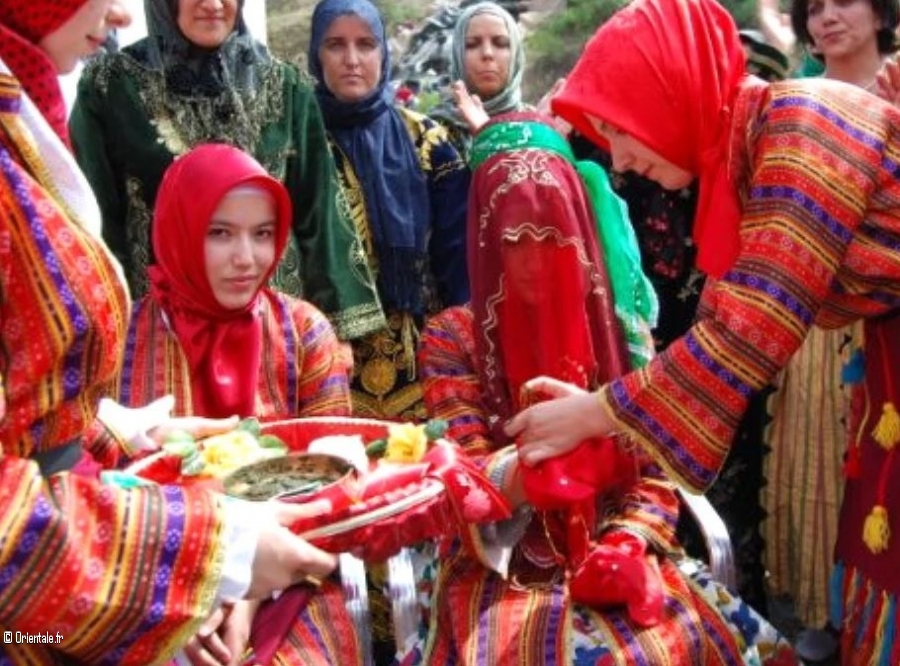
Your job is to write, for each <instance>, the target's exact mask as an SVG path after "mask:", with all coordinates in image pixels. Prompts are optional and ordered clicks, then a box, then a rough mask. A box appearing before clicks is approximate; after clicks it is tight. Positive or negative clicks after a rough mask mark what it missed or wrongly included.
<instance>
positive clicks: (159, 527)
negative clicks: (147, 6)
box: [0, 0, 335, 664]
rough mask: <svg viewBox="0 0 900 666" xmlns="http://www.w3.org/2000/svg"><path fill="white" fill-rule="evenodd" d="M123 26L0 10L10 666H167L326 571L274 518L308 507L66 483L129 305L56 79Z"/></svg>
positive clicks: (1, 340)
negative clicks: (266, 600) (227, 606)
mask: <svg viewBox="0 0 900 666" xmlns="http://www.w3.org/2000/svg"><path fill="white" fill-rule="evenodd" d="M129 18H130V17H129V15H128V13H127V11H126V10H125V8H124V6H122V5H121V4H120V3H119V2H118V0H57V1H55V2H49V1H43V0H29V2H21V1H20V0H0V239H2V242H0V293H2V308H0V346H2V349H3V354H2V356H0V385H2V387H3V390H2V392H0V442H2V452H0V630H2V631H3V632H4V634H6V635H11V636H14V637H16V639H15V640H13V641H10V640H5V641H4V642H3V643H2V644H0V662H3V663H17V664H21V663H28V664H59V663H72V662H77V663H92V664H152V663H158V662H163V661H165V660H166V659H168V658H169V657H170V656H171V655H172V654H173V653H174V652H175V651H176V650H177V649H178V648H179V647H180V646H181V645H182V644H184V643H185V641H187V639H188V638H189V637H190V636H191V635H192V634H194V633H195V632H196V631H197V628H198V627H199V625H200V623H201V622H202V621H203V619H204V618H206V617H207V616H208V615H209V614H210V613H211V612H212V611H213V609H214V608H216V606H218V605H220V604H221V603H223V602H226V601H235V600H238V599H241V598H243V597H245V596H254V597H259V596H263V595H268V594H269V593H270V592H271V591H272V590H273V589H284V588H287V587H289V586H290V585H291V584H292V583H294V582H299V581H300V580H302V579H303V578H304V577H305V576H306V575H307V574H310V575H313V576H319V577H321V576H325V575H327V574H328V573H329V572H330V571H331V570H332V569H333V568H334V567H335V559H334V558H333V557H331V556H329V555H326V554H325V553H322V552H321V551H318V550H316V549H314V548H312V547H311V546H309V545H308V544H306V543H305V542H304V541H303V540H301V539H299V538H296V537H293V536H292V535H291V534H290V533H289V532H288V531H287V530H286V529H284V528H283V527H281V526H280V525H279V524H278V522H277V521H278V520H281V521H284V522H285V524H289V523H288V521H292V520H294V519H296V518H297V517H299V516H298V515H297V514H298V513H307V511H299V512H298V511H296V510H292V509H288V507H277V508H276V507H267V506H263V505H251V504H248V503H244V502H226V501H225V500H224V498H222V497H221V496H217V495H214V494H212V493H208V492H205V491H202V490H199V489H181V488H169V487H152V488H136V489H132V490H128V491H122V490H119V489H117V488H114V487H110V486H101V485H100V483H99V481H98V480H97V479H96V478H93V477H89V476H86V475H82V474H78V473H75V472H76V471H78V470H80V467H79V466H78V465H77V463H78V462H79V460H80V459H81V460H83V459H84V458H85V456H84V447H85V446H86V445H89V444H90V443H91V437H90V436H91V435H92V434H93V432H94V429H93V427H92V424H93V422H94V420H95V417H96V416H97V412H98V399H99V398H100V396H102V395H104V394H106V393H107V392H108V391H109V390H110V388H111V385H112V381H113V377H114V375H115V373H116V371H117V370H118V365H119V359H120V358H121V353H122V345H123V343H124V335H125V326H126V323H127V312H128V297H127V292H126V290H125V287H124V284H123V283H122V281H121V277H120V271H119V270H118V266H117V265H116V264H115V262H114V260H113V259H112V256H111V255H110V253H109V251H108V250H107V248H106V247H105V246H104V245H103V243H102V241H100V240H99V228H100V213H99V209H98V207H97V204H96V201H95V200H94V198H93V195H92V193H91V191H90V188H88V187H87V184H86V182H85V180H84V178H83V177H82V175H81V174H80V172H79V171H78V170H77V168H76V167H75V164H74V161H73V159H72V157H71V155H70V154H69V153H68V151H67V148H66V134H65V125H64V123H63V120H64V115H65V110H64V108H63V106H62V96H61V94H60V90H59V85H58V80H57V75H58V74H62V73H67V72H69V71H71V69H72V68H73V67H74V66H75V64H76V63H77V61H78V59H79V58H80V57H83V56H85V55H88V54H89V53H91V52H93V51H94V50H96V49H97V48H98V46H99V45H100V44H101V43H102V42H103V40H104V38H105V36H106V34H107V33H108V31H109V30H110V29H112V28H115V27H122V26H125V25H127V23H128V21H129ZM137 420H141V421H143V422H144V425H148V426H150V425H154V426H157V427H155V428H152V429H150V430H149V431H148V435H149V439H150V441H155V442H158V441H161V439H162V437H163V436H164V434H165V430H166V429H167V428H169V429H170V428H171V427H172V426H173V425H174V426H179V427H191V428H193V429H194V431H195V433H196V434H198V435H203V434H209V430H208V429H209V428H217V429H223V428H229V427H233V426H234V421H233V420H222V421H218V420H217V421H214V422H208V421H205V420H200V419H195V420H191V421H188V420H184V419H181V420H169V421H168V423H166V422H165V415H160V418H158V419H155V422H153V423H147V422H146V421H145V419H144V418H143V416H140V415H139V414H138V413H136V412H135V413H133V414H131V415H130V416H129V418H128V422H125V423H119V424H118V425H119V426H125V427H133V426H134V425H135V423H134V422H135V421H137ZM204 430H205V432H204ZM117 432H120V433H121V431H120V430H117ZM132 434H134V435H138V434H139V433H138V432H136V431H135V432H134V433H132ZM104 436H105V437H109V436H111V434H110V433H104ZM292 514H293V515H292ZM23 636H24V637H26V638H25V639H22V637H23ZM20 639H22V640H20ZM28 639H33V640H28Z"/></svg>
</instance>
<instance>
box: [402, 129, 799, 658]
mask: <svg viewBox="0 0 900 666" xmlns="http://www.w3.org/2000/svg"><path fill="white" fill-rule="evenodd" d="M472 166H473V169H474V179H473V183H472V189H471V196H470V199H469V218H468V219H469V227H468V231H469V234H468V265H469V274H470V275H469V278H470V283H471V288H472V301H471V303H470V305H468V306H463V307H455V308H450V309H448V310H445V311H444V312H442V313H441V314H440V315H438V316H437V317H435V318H434V319H432V320H431V321H430V322H429V325H428V326H427V328H426V330H425V333H424V335H423V337H422V344H421V350H420V354H419V359H420V363H421V367H422V372H423V377H424V386H425V400H426V403H427V405H428V407H429V412H430V414H431V415H432V416H435V417H439V418H443V419H446V420H447V421H448V423H449V425H450V434H451V436H453V437H454V438H455V439H456V440H457V441H459V442H460V443H461V444H462V445H463V446H464V447H465V448H466V451H467V453H469V455H471V456H472V457H473V458H474V459H475V460H476V461H477V463H478V464H479V465H481V466H483V468H484V470H485V472H486V473H487V475H488V476H489V477H490V478H491V479H492V481H493V482H494V483H495V485H496V486H497V487H498V488H500V489H501V490H502V491H503V492H504V493H505V494H506V496H507V497H508V499H509V500H510V502H511V504H512V505H513V506H516V507H518V508H517V510H516V513H515V515H514V517H513V518H512V519H511V520H510V521H508V522H506V523H502V524H495V525H492V526H490V528H489V529H480V530H478V531H477V532H476V533H474V534H473V538H474V541H475V543H476V544H478V546H477V550H478V553H477V555H478V556H477V557H474V556H473V555H472V554H471V553H469V552H466V551H463V550H458V551H456V552H453V553H451V554H450V555H449V556H448V557H446V558H445V559H443V560H442V561H441V562H440V568H439V573H438V576H437V579H436V582H435V589H434V595H435V598H434V600H433V602H432V605H431V606H432V612H433V613H434V617H433V618H432V621H431V632H430V634H429V636H428V640H427V642H426V644H425V646H424V657H423V661H424V662H425V663H430V664H450V663H454V664H468V665H472V666H474V665H482V664H484V665H487V664H523V665H529V666H531V665H548V666H549V665H560V666H561V665H563V664H582V663H583V664H641V663H645V664H654V665H659V666H665V665H671V666H675V665H679V666H681V665H685V664H697V665H698V666H699V665H701V664H704V665H706V664H736V663H745V662H744V660H745V659H746V660H752V659H758V660H759V661H758V662H757V663H794V661H793V657H792V655H791V652H790V649H789V648H788V647H787V645H786V644H785V643H784V642H783V640H782V639H780V638H779V637H778V634H777V632H775V631H774V630H773V629H772V627H770V626H769V625H767V624H766V623H765V622H764V621H763V620H762V619H761V618H760V617H759V616H758V615H756V613H755V612H754V611H753V610H752V609H750V608H749V607H748V606H747V605H746V604H744V603H743V602H741V600H740V599H737V598H735V597H734V596H733V595H732V594H730V593H728V592H726V591H725V590H724V588H722V587H721V586H718V585H717V584H716V583H714V582H713V581H711V580H710V578H709V576H708V574H706V573H702V574H699V575H697V576H696V577H695V578H693V579H689V578H688V576H687V575H686V574H685V573H684V572H682V570H680V569H679V564H678V561H679V558H677V557H676V558H672V559H670V558H669V556H670V555H672V554H675V553H677V552H679V547H678V544H677V543H676V542H675V538H674V532H673V531H674V525H675V521H676V518H677V512H678V501H677V499H676V497H675V494H674V490H673V488H672V487H671V485H670V484H669V483H668V482H667V481H666V480H665V479H664V477H663V476H662V474H661V472H660V470H659V468H658V467H657V466H656V465H654V464H653V463H652V462H651V461H650V459H649V458H642V457H641V456H640V455H638V454H637V453H636V452H635V451H628V450H625V449H620V448H619V446H618V444H617V443H615V441H613V440H590V439H589V438H586V439H585V441H584V442H582V443H581V444H580V446H579V448H578V449H576V450H575V451H574V452H573V453H571V454H570V455H568V456H565V457H563V458H559V459H555V460H551V461H547V463H545V464H543V465H541V466H538V467H534V468H524V467H523V466H521V465H520V463H519V460H518V456H517V453H516V447H515V442H514V440H513V438H511V437H509V436H508V435H506V434H505V433H504V432H503V425H504V424H505V423H506V421H507V420H508V419H510V418H511V417H512V416H513V415H515V413H516V412H517V411H518V410H519V409H521V408H522V407H524V406H526V405H528V404H530V403H532V402H534V401H536V400H539V399H541V397H542V396H540V395H535V394H534V393H533V392H530V391H529V390H528V388H527V381H528V380H529V379H531V378H532V377H535V376H537V375H547V376H550V377H552V378H554V380H555V381H558V382H568V383H571V384H574V385H576V386H579V387H581V388H582V389H593V388H596V387H598V386H600V385H601V384H603V383H604V382H608V381H610V380H612V379H614V378H615V377H618V376H620V375H622V374H623V373H625V372H627V370H628V369H629V368H630V367H632V364H633V363H640V361H638V359H640V358H641V356H640V353H636V352H640V351H641V350H640V349H638V348H637V347H639V345H637V344H635V343H636V339H635V338H634V337H633V336H628V335H627V334H626V332H625V331H624V330H623V329H624V328H625V327H623V325H622V324H621V323H620V322H622V321H623V320H628V319H629V316H628V315H629V314H632V315H636V316H637V318H638V319H640V313H643V312H647V310H646V308H645V306H646V303H642V302H641V300H642V299H647V298H650V299H652V298H653V295H652V292H647V291H645V290H644V289H643V285H644V284H645V283H644V280H643V276H642V274H641V272H640V258H639V256H638V254H637V252H636V251H635V252H633V253H632V254H631V257H630V259H629V260H626V259H625V258H624V257H625V255H626V253H627V251H628V249H629V248H628V246H629V243H627V242H625V241H623V240H622V239H623V238H625V237H628V236H629V235H630V237H631V238H632V241H631V245H632V247H633V248H636V246H635V245H633V243H634V241H633V233H631V232H628V231H627V230H628V226H627V225H628V221H627V215H626V214H625V213H624V207H622V205H621V203H620V202H619V201H618V199H616V198H615V196H614V195H613V194H612V191H611V190H610V188H609V183H608V181H607V180H606V178H605V176H604V175H603V173H602V172H600V171H599V167H597V166H596V165H593V164H586V163H581V164H579V165H577V166H576V163H575V161H574V157H573V156H572V153H571V149H570V148H569V146H568V144H567V142H566V141H565V139H563V137H562V136H561V135H560V134H558V133H557V132H556V131H555V130H554V129H553V127H552V125H551V124H549V120H548V119H545V118H543V117H542V116H540V115H538V114H535V113H512V114H505V115H501V116H499V117H497V118H494V119H493V120H492V121H491V122H489V123H488V124H487V125H486V126H485V127H483V128H482V129H481V130H479V131H478V133H477V134H476V135H475V139H474V145H473V150H472ZM576 169H577V170H576ZM598 217H599V219H600V220H601V225H600V226H601V235H602V237H603V248H604V249H603V251H601V249H600V246H599V245H598V241H597V223H596V222H595V220H596V219H597V218H598ZM606 232H609V233H606ZM613 244H619V245H618V246H617V249H615V250H614V249H613V247H612V245H613ZM614 295H615V297H614ZM630 319H631V320H632V321H633V320H634V318H630ZM648 324H649V322H647V321H645V325H644V330H645V333H647V332H648V331H649V325H648ZM626 339H627V340H628V341H629V342H631V343H632V344H630V345H629V344H628V343H627V342H626ZM645 343H646V347H645V348H644V350H643V351H644V352H646V351H647V349H648V348H649V345H650V341H649V335H646V336H645ZM629 351H632V354H629ZM644 360H646V359H644ZM592 460H593V461H596V460H602V461H603V463H602V465H601V464H598V465H595V466H594V467H591V466H590V465H586V464H585V461H592ZM681 564H682V565H684V566H685V571H687V570H688V568H689V567H693V568H694V570H695V571H697V567H696V565H695V564H694V563H692V562H689V561H688V560H684V561H682V562H681ZM776 660H781V661H776Z"/></svg>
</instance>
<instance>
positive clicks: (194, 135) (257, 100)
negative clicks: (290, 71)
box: [96, 58, 285, 178]
mask: <svg viewBox="0 0 900 666" xmlns="http://www.w3.org/2000/svg"><path fill="white" fill-rule="evenodd" d="M116 60H117V61H118V62H120V63H122V64H123V66H124V69H125V71H126V73H127V74H128V75H129V76H131V77H134V80H135V82H136V88H137V90H138V91H139V93H140V97H141V101H142V102H143V103H144V105H145V107H146V109H147V115H148V116H149V117H150V118H152V119H153V123H154V125H155V126H156V130H157V132H158V133H159V136H160V141H161V142H163V143H164V144H165V146H166V148H168V149H169V151H170V152H171V153H172V154H173V155H183V154H184V153H185V152H187V151H188V150H189V149H190V148H191V147H192V146H195V145H197V144H198V143H201V142H203V141H210V140H213V139H215V140H219V141H225V142H228V143H231V144H232V145H234V146H237V147H238V148H241V149H242V150H246V151H248V152H250V153H254V152H255V150H254V149H255V148H256V146H257V145H258V144H259V139H260V135H261V134H262V130H263V128H264V127H266V126H267V125H269V124H271V123H277V122H279V119H280V118H281V117H282V116H283V115H284V110H285V104H284V72H283V70H282V69H281V67H278V66H277V63H276V62H275V61H273V63H272V64H271V65H270V66H269V67H268V68H266V69H265V70H264V71H263V74H262V77H261V79H260V86H259V89H258V90H257V91H256V93H255V94H254V95H253V98H252V100H251V102H252V103H250V104H246V103H245V101H244V99H243V98H242V97H241V95H240V94H239V92H238V91H236V90H233V89H228V90H227V91H226V92H224V93H223V94H221V95H217V96H215V97H199V96H198V97H190V98H189V97H181V96H175V95H172V94H171V93H170V92H169V91H168V89H167V87H166V80H165V76H164V74H163V73H162V72H160V71H156V70H151V69H148V68H146V67H144V66H143V65H141V64H140V63H138V62H137V61H136V60H132V59H130V58H122V59H116ZM112 62H113V60H112V59H110V61H109V64H104V61H103V60H101V61H99V62H98V64H97V72H96V80H97V85H98V86H99V88H100V90H101V91H102V92H103V94H104V95H106V94H107V92H108V88H109V81H110V76H111V74H112V68H111V64H112ZM223 119H227V122H223ZM284 157H285V156H284V155H278V156H276V159H272V160H271V161H270V163H269V164H263V166H264V167H265V168H266V170H267V171H269V173H271V174H272V175H273V176H275V177H276V178H281V177H283V174H282V173H281V172H282V171H283V169H284Z"/></svg>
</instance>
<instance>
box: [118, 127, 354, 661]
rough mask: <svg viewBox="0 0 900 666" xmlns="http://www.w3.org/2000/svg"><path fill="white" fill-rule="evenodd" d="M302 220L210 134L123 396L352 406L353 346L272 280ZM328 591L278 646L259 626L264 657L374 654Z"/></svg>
mask: <svg viewBox="0 0 900 666" xmlns="http://www.w3.org/2000/svg"><path fill="white" fill-rule="evenodd" d="M290 227H291V202H290V198H289V197H288V193H287V190H286V188H285V187H284V186H283V185H282V184H281V183H280V182H279V181H277V180H276V179H274V178H272V177H271V176H270V175H269V174H268V173H267V172H266V170H265V169H263V167H262V166H261V165H260V164H259V163H258V162H257V161H256V160H255V159H254V158H253V157H251V156H250V155H249V154H247V153H245V152H243V151H241V150H239V149H237V148H234V147H232V146H228V145H225V144H201V145H200V146H198V147H196V148H194V149H193V150H191V151H190V152H188V153H187V154H186V155H184V156H183V157H181V158H179V159H178V160H176V161H175V162H174V163H173V164H172V166H170V167H169V169H168V170H167V171H166V172H165V174H164V176H163V180H162V183H161V184H160V190H159V196H158V197H157V199H156V207H155V209H154V220H153V251H154V256H155V257H156V264H155V265H154V266H152V267H151V268H150V293H149V294H148V295H147V296H145V297H144V298H143V299H141V300H140V301H139V302H137V303H136V304H135V306H134V308H133V310H132V316H131V324H130V326H129V328H128V333H127V336H126V347H125V357H124V360H123V364H122V369H121V372H120V373H119V376H118V384H117V391H116V395H117V397H118V400H119V401H120V402H121V403H122V404H124V405H142V404H145V403H147V402H150V401H152V400H155V399H158V398H160V397H162V396H166V395H172V396H174V398H175V401H174V405H175V406H174V412H175V414H176V415H181V416H183V415H189V414H196V415H200V416H207V417H221V418H224V417H227V416H230V415H232V414H237V415H239V416H257V417H260V418H292V417H299V416H307V417H308V416H348V415H349V414H350V389H349V384H348V381H349V380H348V376H349V363H350V360H349V350H347V349H346V345H345V344H344V343H341V342H339V341H338V339H337V336H336V335H335V333H334V331H333V329H332V327H331V324H330V323H329V322H328V320H327V319H326V318H325V316H324V315H323V314H322V313H321V312H320V311H319V310H318V309H317V308H316V307H314V306H313V305H311V304H310V303H307V302H306V301H302V300H300V299H297V298H294V297H291V296H287V295H286V294H282V293H280V292H277V291H274V290H272V289H271V288H269V287H268V286H267V285H268V280H269V277H270V276H271V275H272V272H273V271H274V270H275V267H276V265H277V263H278V260H279V258H280V257H281V254H282V253H283V251H284V248H285V245H286V243H287V239H288V234H289V233H290ZM320 592H321V593H319V594H316V595H314V600H313V601H312V604H311V607H310V608H308V609H306V610H305V611H303V612H302V615H301V610H302V609H303V607H304V605H305V603H306V601H307V596H308V595H306V594H305V593H302V592H301V591H300V590H298V589H295V590H294V591H293V592H290V593H288V594H287V595H286V598H285V599H283V600H281V601H280V602H279V604H280V605H279V607H278V613H275V614H276V615H278V614H283V615H284V616H285V617H284V620H285V622H283V623H281V625H283V626H282V627H281V629H282V631H284V632H292V633H290V635H280V636H278V639H283V638H287V640H286V641H284V642H282V641H281V640H278V639H276V640H275V642H274V644H273V641H272V640H271V638H272V637H271V636H270V635H266V636H265V638H266V640H265V641H263V642H260V640H259V636H257V640H256V641H255V645H254V647H255V648H256V649H257V652H256V657H255V658H256V659H257V661H258V662H259V663H268V661H269V660H270V659H272V658H273V655H272V654H271V652H272V651H273V650H272V648H275V647H279V648H280V651H279V653H278V655H277V658H276V661H275V663H285V664H294V663H304V664H307V663H309V664H311V663H321V664H329V663H340V664H353V663H362V658H361V656H360V652H359V645H358V644H357V642H356V641H355V640H354V633H353V625H352V622H351V619H350V618H349V616H348V615H347V612H346V609H345V607H344V600H343V597H342V595H341V592H340V587H339V586H335V584H333V583H330V582H326V583H325V584H324V585H323V588H322V589H321V590H320ZM274 610H275V609H272V610H269V611H266V613H265V616H266V617H268V618H269V622H270V624H271V622H272V620H271V618H272V616H273V611H274ZM255 612H256V604H252V603H250V602H246V603H243V604H238V605H236V606H235V607H234V609H233V610H232V611H231V612H230V614H229V615H228V619H227V622H226V623H225V624H224V625H223V626H222V627H221V629H220V633H221V634H222V635H223V636H224V635H226V634H227V633H228V632H232V633H233V632H235V631H237V632H243V634H242V635H243V637H244V639H246V638H248V635H249V634H248V632H249V628H250V619H251V618H252V616H253V613H255ZM322 618H324V619H322ZM290 620H296V621H294V622H290ZM275 624H278V623H275ZM275 624H272V625H271V626H270V627H269V629H273V628H274V626H275ZM260 628H261V627H260ZM276 631H277V630H276ZM264 644H265V645H264ZM266 645H267V646H268V648H266V647H265V646H266ZM208 647H209V646H208V645H206V646H204V644H202V642H198V643H197V644H195V645H191V646H190V648H191V649H193V651H194V653H197V652H201V651H202V650H204V649H208ZM244 647H245V645H240V648H239V649H238V652H241V653H242V652H243V649H244ZM192 656H194V654H192ZM223 663H224V662H223Z"/></svg>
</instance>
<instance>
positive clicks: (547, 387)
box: [523, 376, 587, 398]
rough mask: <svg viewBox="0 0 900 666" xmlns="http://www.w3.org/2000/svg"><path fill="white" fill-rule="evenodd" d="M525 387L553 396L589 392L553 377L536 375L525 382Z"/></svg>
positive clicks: (563, 396)
mask: <svg viewBox="0 0 900 666" xmlns="http://www.w3.org/2000/svg"><path fill="white" fill-rule="evenodd" d="M523 388H525V389H526V390H528V391H532V392H534V393H544V394H547V395H549V396H550V397H552V398H565V397H566V396H570V395H580V394H582V393H587V391H585V390H584V389H583V388H580V387H578V386H575V384H569V383H568V382H564V381H561V380H559V379H554V378H553V377H546V376H540V377H534V378H533V379H529V380H528V381H527V382H525V384H524V386H523Z"/></svg>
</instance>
